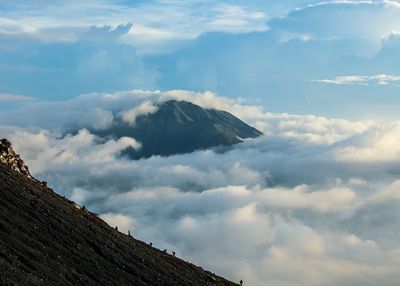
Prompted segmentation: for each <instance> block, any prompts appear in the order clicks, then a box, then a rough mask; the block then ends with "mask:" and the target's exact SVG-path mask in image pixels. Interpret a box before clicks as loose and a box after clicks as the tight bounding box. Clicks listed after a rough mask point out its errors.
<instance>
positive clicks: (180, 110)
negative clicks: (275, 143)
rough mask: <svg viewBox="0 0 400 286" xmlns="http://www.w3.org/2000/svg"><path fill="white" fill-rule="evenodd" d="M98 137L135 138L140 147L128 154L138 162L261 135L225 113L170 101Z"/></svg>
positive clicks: (232, 142)
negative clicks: (139, 159)
mask: <svg viewBox="0 0 400 286" xmlns="http://www.w3.org/2000/svg"><path fill="white" fill-rule="evenodd" d="M97 134H98V135H100V136H112V137H116V138H120V137H123V136H128V137H132V138H135V139H136V140H138V141H139V142H140V143H141V144H142V148H141V149H140V150H138V151H135V150H133V149H131V150H129V151H128V154H129V155H130V156H131V157H132V158H134V159H138V158H142V157H150V156H152V155H160V156H169V155H174V154H182V153H189V152H193V151H195V150H202V149H207V148H211V147H217V146H229V145H233V144H236V143H240V142H242V141H243V139H245V138H255V137H258V136H260V135H261V134H262V133H261V132H260V131H258V130H257V129H255V128H253V127H251V126H249V125H247V124H246V123H244V122H243V121H241V120H240V119H238V118H237V117H235V116H233V115H232V114H230V113H228V112H226V111H221V110H215V109H204V108H202V107H200V106H198V105H195V104H193V103H190V102H187V101H176V100H170V101H167V102H164V103H162V104H160V105H159V106H158V109H157V111H156V112H154V113H151V114H146V115H142V116H138V117H137V118H136V120H135V122H134V123H133V124H129V123H126V122H123V121H122V120H121V121H118V122H116V123H114V125H113V126H112V127H111V128H110V129H107V130H104V131H102V132H97Z"/></svg>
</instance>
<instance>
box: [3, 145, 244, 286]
mask: <svg viewBox="0 0 400 286" xmlns="http://www.w3.org/2000/svg"><path fill="white" fill-rule="evenodd" d="M170 253H171V250H169V251H168V252H166V251H161V250H158V249H157V248H155V247H153V246H151V245H148V244H146V243H144V242H141V241H139V240H136V239H135V238H134V237H133V236H131V235H126V234H123V233H121V232H119V231H118V230H117V229H114V228H112V227H110V226H109V225H108V224H106V223H105V222H104V221H103V220H101V219H100V218H99V217H98V216H97V215H96V214H93V213H91V212H90V211H89V210H87V209H86V208H85V207H80V206H79V205H77V204H75V203H74V202H72V201H69V200H67V199H65V198H63V197H61V196H59V195H57V194H56V193H55V192H53V191H52V190H51V189H49V188H48V187H47V185H46V184H45V183H39V181H37V180H36V179H34V178H33V177H32V176H31V175H30V174H29V172H28V171H27V168H26V166H25V164H23V161H22V160H21V159H20V157H19V156H18V155H17V154H15V152H14V151H13V150H12V147H11V143H10V142H9V141H7V140H5V139H3V140H1V141H0V285H138V286H150V285H154V286H158V285H170V286H190V285H192V286H204V285H210V286H234V285H237V284H234V283H232V282H230V281H227V280H225V279H223V278H221V277H219V276H217V275H215V274H213V273H211V272H208V271H205V270H203V269H202V268H200V267H198V266H195V265H193V264H191V263H187V262H185V261H183V260H181V259H179V258H178V257H175V253H173V254H170Z"/></svg>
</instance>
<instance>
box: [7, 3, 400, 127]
mask: <svg viewBox="0 0 400 286" xmlns="http://www.w3.org/2000/svg"><path fill="white" fill-rule="evenodd" d="M399 16H400V4H399V2H398V1H394V0H382V1H381V0H377V1H323V2H319V1H315V0H297V1H296V0H292V1H276V0H268V1H240V0H238V1H213V0H206V1H195V0H192V1H172V0H171V1H169V0H165V1H161V0H159V1H111V0H109V1H108V0H101V1H92V0H89V1H84V2H82V1H68V2H65V1H8V0H5V1H2V3H1V4H0V51H1V53H0V86H1V89H0V94H1V96H0V100H1V101H2V103H3V104H2V105H3V106H2V109H3V110H5V109H10V108H15V106H20V105H21V104H22V103H23V101H24V100H23V99H24V97H27V98H25V99H27V100H29V98H32V99H33V100H46V101H55V100H65V99H69V98H73V97H76V96H78V95H80V94H84V93H90V92H116V91H121V90H137V89H146V90H162V91H167V90H173V89H185V90H192V91H197V92H204V91H212V92H215V93H217V94H219V95H221V96H226V97H230V98H238V97H242V98H245V99H246V100H248V101H249V103H257V104H259V105H262V106H263V107H264V108H266V109H268V110H270V111H273V112H290V113H296V114H318V115H322V116H329V117H343V118H348V119H366V118H372V117H373V118H376V119H377V118H380V119H390V120H393V119H397V114H396V109H395V108H396V103H400V102H399V99H398V96H397V93H398V90H399V85H400V73H399V72H398V66H399V57H398V53H396V51H397V47H398V45H399V25H400V17H399ZM29 103H32V101H30V102H28V103H27V104H29Z"/></svg>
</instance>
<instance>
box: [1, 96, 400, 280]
mask: <svg viewBox="0 0 400 286" xmlns="http://www.w3.org/2000/svg"><path fill="white" fill-rule="evenodd" d="M169 99H178V100H188V101H191V102H193V103H195V104H198V105H200V106H202V107H204V108H218V109H223V110H226V111H229V112H231V113H232V114H234V115H236V116H237V117H239V118H240V119H242V120H244V121H245V122H247V123H248V124H250V125H252V126H254V127H256V128H258V129H259V130H260V131H262V132H263V133H264V135H263V136H262V137H259V138H256V139H251V140H245V142H243V143H241V144H238V145H236V146H234V147H233V148H231V149H229V150H225V151H223V152H222V151H218V150H215V151H214V150H204V151H198V152H193V153H190V154H183V155H176V156H170V157H158V156H156V157H151V158H148V159H141V160H138V161H132V160H129V159H127V158H125V157H123V156H121V152H122V151H123V150H124V149H125V148H127V147H129V146H130V147H133V148H140V146H141V144H140V142H137V141H136V140H135V139H134V138H120V139H102V138H98V137H96V136H95V135H93V134H92V133H91V132H90V131H89V130H102V129H107V128H109V127H110V126H112V123H113V121H114V120H120V119H122V120H125V121H128V122H129V123H131V124H135V118H136V117H137V116H140V115H143V114H146V113H151V112H155V111H156V110H157V104H159V103H161V102H163V101H166V100H169ZM0 122H1V126H0V137H6V138H8V139H9V140H10V141H11V142H12V143H13V145H14V147H15V149H16V151H17V152H19V153H20V154H21V155H22V157H23V158H24V160H25V161H26V163H27V164H28V165H29V167H30V169H31V171H32V173H33V174H34V175H35V176H36V177H38V178H40V179H41V180H46V181H47V182H48V183H49V185H50V186H51V187H53V188H54V189H55V190H56V191H57V192H58V193H60V194H61V195H65V196H66V197H68V198H70V199H72V200H74V201H76V202H77V203H79V204H81V205H85V206H86V207H87V208H89V209H90V210H92V211H94V212H96V213H99V214H100V215H101V217H102V218H103V219H104V220H106V221H107V222H108V223H110V224H111V225H113V226H114V225H117V226H118V227H119V229H120V230H121V231H123V232H127V231H128V230H131V232H132V233H133V235H134V236H135V237H136V238H138V239H141V240H144V241H146V242H150V241H151V242H153V245H154V246H156V247H158V248H160V249H163V248H167V249H168V250H170V251H176V253H177V256H179V257H182V258H183V259H185V260H189V261H191V262H194V263H196V264H199V265H202V266H203V267H205V268H207V269H210V270H211V271H213V272H216V273H218V274H220V275H224V276H226V277H227V278H229V279H231V280H234V281H239V280H240V279H243V280H244V281H245V284H246V285H275V286H281V285H282V286H283V285H285V286H286V285H307V286H312V285H335V286H337V285H354V286H356V285H363V286H364V285H398V281H399V279H400V274H399V273H400V241H399V234H400V179H399V175H400V122H376V121H357V122H356V121H349V120H344V119H330V118H325V117H319V116H314V115H292V114H276V113H269V112H266V111H264V110H263V109H262V108H261V107H259V106H249V105H246V102H245V101H244V100H242V99H237V100H234V99H228V98H224V97H220V96H217V95H215V94H213V93H210V92H205V93H195V92H190V91H180V90H177V91H168V92H161V91H141V90H137V91H127V92H118V93H113V94H106V93H93V94H86V95H82V96H79V97H77V98H74V99H71V100H68V101H62V102H32V103H30V104H28V105H25V106H24V107H22V108H20V109H17V110H13V111H8V112H2V113H0Z"/></svg>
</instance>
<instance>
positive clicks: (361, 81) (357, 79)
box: [313, 74, 400, 85]
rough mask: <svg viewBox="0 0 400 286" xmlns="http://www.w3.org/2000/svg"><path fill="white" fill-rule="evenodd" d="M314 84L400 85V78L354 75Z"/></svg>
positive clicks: (381, 75)
mask: <svg viewBox="0 0 400 286" xmlns="http://www.w3.org/2000/svg"><path fill="white" fill-rule="evenodd" d="M313 81H314V82H320V83H326V84H337V85H346V84H355V85H369V84H370V83H375V84H379V85H388V84H396V85H398V84H399V83H400V76H397V75H387V74H377V75H370V76H361V75H352V76H338V77H335V78H334V79H320V80H313Z"/></svg>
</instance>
